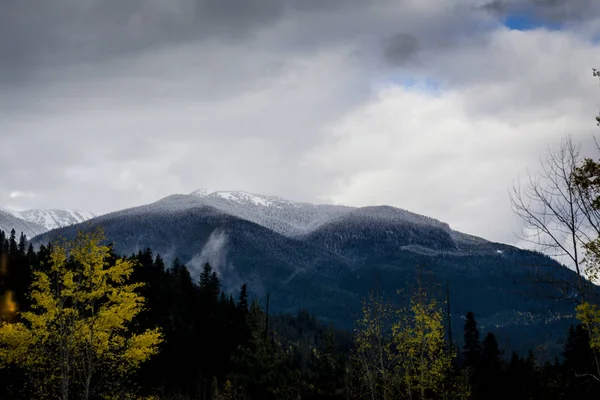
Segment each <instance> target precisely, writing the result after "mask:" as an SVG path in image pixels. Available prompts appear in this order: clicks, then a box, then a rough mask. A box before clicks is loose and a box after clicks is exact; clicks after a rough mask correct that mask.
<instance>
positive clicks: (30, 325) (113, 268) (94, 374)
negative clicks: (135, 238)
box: [0, 230, 162, 400]
mask: <svg viewBox="0 0 600 400" xmlns="http://www.w3.org/2000/svg"><path fill="white" fill-rule="evenodd" d="M103 241H104V236H103V233H102V231H101V230H98V231H96V232H93V233H79V234H78V235H77V237H76V239H75V240H74V241H72V242H65V243H63V244H54V245H53V246H52V252H51V256H50V265H49V266H48V268H45V269H42V270H40V271H35V272H34V281H33V284H32V286H31V291H30V296H31V300H32V310H31V311H29V312H23V313H20V322H17V323H9V322H3V323H2V325H0V366H2V365H6V364H14V365H17V366H20V367H21V368H23V369H24V370H25V371H27V372H28V373H30V374H31V375H32V376H34V377H37V378H38V380H37V383H38V385H39V387H40V389H41V390H40V398H44V397H48V398H60V399H61V400H68V398H69V397H80V398H82V399H85V400H87V399H89V398H90V397H91V396H92V395H93V396H95V397H97V396H101V397H104V398H110V397H114V396H115V393H121V392H120V388H119V384H120V383H121V382H122V380H123V378H124V377H126V376H127V375H128V374H130V373H131V372H133V371H134V370H135V369H137V368H138V367H139V366H140V364H141V363H143V362H144V361H146V360H148V358H149V357H151V356H152V355H153V354H155V353H157V351H158V345H159V344H160V343H161V341H162V334H161V332H160V331H159V330H158V329H154V330H147V331H145V332H142V333H133V332H131V331H130V329H129V325H130V323H131V321H132V320H133V319H134V318H135V316H136V315H137V314H138V313H139V312H140V311H142V309H143V303H144V298H143V297H142V296H140V295H139V294H138V293H137V289H138V288H139V287H140V286H141V284H140V283H130V282H129V277H130V275H131V273H132V271H133V269H134V267H135V264H134V263H133V262H132V261H130V260H126V259H123V258H121V259H116V260H115V259H114V257H112V256H111V254H110V249H109V247H108V246H105V245H102V242H103Z"/></svg>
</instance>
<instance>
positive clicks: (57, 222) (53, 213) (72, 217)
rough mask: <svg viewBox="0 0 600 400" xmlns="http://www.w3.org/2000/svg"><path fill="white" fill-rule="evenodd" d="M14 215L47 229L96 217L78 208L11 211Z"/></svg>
mask: <svg viewBox="0 0 600 400" xmlns="http://www.w3.org/2000/svg"><path fill="white" fill-rule="evenodd" d="M13 213H14V215H15V216H17V217H19V218H21V219H24V220H25V221H29V222H33V223H36V224H38V225H42V226H43V227H45V228H46V229H47V230H52V229H56V228H63V227H65V226H69V225H74V224H79V223H81V222H85V221H87V220H89V219H92V218H95V217H97V215H96V214H94V213H91V212H87V211H79V210H41V209H33V210H26V211H20V212H13Z"/></svg>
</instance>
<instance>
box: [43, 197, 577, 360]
mask: <svg viewBox="0 0 600 400" xmlns="http://www.w3.org/2000/svg"><path fill="white" fill-rule="evenodd" d="M97 226H101V227H102V228H103V229H104V231H105V234H106V235H107V237H108V239H109V240H110V241H112V242H114V243H115V249H116V250H117V252H119V253H121V254H131V253H133V252H137V251H140V250H144V249H145V248H147V247H150V248H151V249H152V250H153V251H155V252H157V253H160V254H161V255H162V256H163V257H164V258H165V260H167V261H169V260H173V259H174V258H175V257H178V258H180V259H181V260H182V261H183V262H184V263H185V264H186V265H187V266H188V267H189V268H190V270H191V272H192V275H193V276H195V277H198V275H199V271H200V269H201V267H202V265H203V264H204V263H205V262H207V261H208V262H210V263H211V265H212V266H213V267H214V268H215V269H216V270H217V271H218V273H219V275H220V277H221V279H222V282H223V286H224V288H225V289H226V290H229V291H237V290H238V288H239V286H240V285H241V284H242V283H243V282H246V283H248V285H249V287H250V288H251V289H252V291H253V294H254V295H255V296H257V297H259V298H264V296H265V295H266V293H270V294H271V298H272V305H273V309H274V310H275V311H290V312H295V311H297V309H298V308H300V307H304V308H306V309H308V310H309V311H310V312H312V313H315V314H316V315H318V316H320V317H321V318H322V319H324V320H328V321H331V322H334V323H335V324H336V325H338V326H340V327H342V328H346V329H349V328H351V327H352V323H353V321H355V320H356V318H357V317H358V316H359V312H360V307H361V301H362V299H363V298H365V297H366V296H367V295H368V293H369V291H370V290H371V289H378V290H380V291H383V292H384V293H386V294H387V295H389V296H394V297H395V298H397V299H398V301H400V302H405V301H406V298H407V295H408V294H409V293H410V291H411V290H413V289H414V288H415V287H416V286H417V282H421V284H423V285H427V286H428V287H429V288H431V290H432V291H433V292H434V293H435V294H436V296H437V297H438V298H439V300H440V301H442V302H445V299H446V295H447V294H449V296H450V299H451V306H452V309H451V311H452V315H453V317H452V318H453V319H452V328H453V331H454V332H462V323H463V321H462V319H461V318H462V317H461V316H462V315H465V314H466V312H467V311H469V310H472V311H473V312H475V315H476V316H477V320H478V322H479V323H480V325H481V328H482V331H483V332H486V331H490V330H491V331H494V332H495V333H496V334H497V336H498V338H499V340H500V342H501V345H503V346H504V347H505V348H507V349H516V350H521V351H524V350H527V349H529V348H533V347H535V346H537V345H540V344H544V345H548V346H549V348H551V349H552V351H554V352H555V353H556V352H557V351H558V347H557V345H556V341H557V339H559V338H562V337H563V336H564V335H565V334H566V331H567V328H568V325H569V324H570V323H573V321H574V320H573V315H572V314H573V306H574V305H573V303H572V302H569V301H557V300H551V298H553V297H558V296H560V295H562V293H560V292H559V291H558V289H556V288H555V287H554V286H553V285H552V284H542V283H539V281H540V276H539V273H538V272H539V270H542V271H543V272H544V275H545V276H544V278H548V277H549V278H551V279H552V280H554V281H557V282H563V281H571V282H575V278H576V276H575V274H574V272H573V271H571V270H569V269H568V268H566V267H563V266H562V265H560V264H558V263H557V262H556V261H554V260H552V259H550V258H549V257H546V256H544V255H542V254H540V253H537V252H531V251H527V250H522V249H518V248H516V247H512V246H508V245H504V244H499V243H493V242H490V241H487V240H485V239H482V238H478V237H474V236H471V235H468V234H465V233H461V232H457V231H454V230H452V229H451V228H450V226H448V224H446V223H443V222H441V221H438V220H436V219H433V218H429V217H425V216H421V215H418V214H414V213H411V212H409V211H406V210H402V209H398V208H395V207H389V206H377V207H362V208H356V207H346V206H334V205H313V204H307V203H297V202H293V201H289V200H285V199H281V198H278V197H273V196H261V195H254V194H250V193H245V192H225V191H217V192H210V191H206V190H204V191H202V190H200V191H195V192H193V193H191V194H188V195H172V196H169V197H166V198H164V199H161V200H159V201H157V202H155V203H152V204H148V205H144V206H140V207H135V208H130V209H126V210H121V211H118V212H114V213H111V214H106V215H103V216H100V217H97V218H93V219H91V220H90V221H88V222H87V223H86V224H78V225H73V226H69V227H66V228H62V229H58V230H55V231H52V232H48V233H44V234H41V235H39V236H37V237H35V238H34V239H33V242H34V244H35V245H39V244H42V243H45V242H47V241H49V240H52V239H53V238H54V237H56V235H61V236H66V237H67V238H69V237H74V235H75V234H76V232H77V230H79V229H82V230H88V229H94V228H95V227H97ZM546 275H547V276H546ZM398 290H400V292H401V295H396V293H397V291H398ZM457 336H459V337H460V336H461V335H460V334H458V335H457Z"/></svg>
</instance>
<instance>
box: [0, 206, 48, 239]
mask: <svg viewBox="0 0 600 400" xmlns="http://www.w3.org/2000/svg"><path fill="white" fill-rule="evenodd" d="M13 229H14V230H15V232H16V233H17V235H20V234H21V233H23V234H24V235H26V236H27V237H28V238H32V237H34V236H36V235H39V234H40V233H44V232H46V231H47V229H46V227H44V226H42V225H39V224H36V223H35V222H30V221H26V220H24V219H22V218H19V217H16V216H15V215H14V214H13V213H12V212H10V211H7V210H1V209H0V230H2V231H4V232H6V233H7V234H8V233H10V231H11V230H13Z"/></svg>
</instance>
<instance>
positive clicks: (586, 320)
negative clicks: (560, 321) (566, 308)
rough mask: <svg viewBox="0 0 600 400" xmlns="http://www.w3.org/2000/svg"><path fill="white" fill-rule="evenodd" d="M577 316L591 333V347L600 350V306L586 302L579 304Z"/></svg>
mask: <svg viewBox="0 0 600 400" xmlns="http://www.w3.org/2000/svg"><path fill="white" fill-rule="evenodd" d="M576 311H577V318H578V319H579V320H580V321H581V323H582V324H583V326H584V327H585V328H586V329H587V330H588V332H589V333H590V347H591V348H592V350H596V351H598V350H600V307H598V305H597V304H592V303H588V302H584V303H582V304H580V305H579V306H577V308H576Z"/></svg>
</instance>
